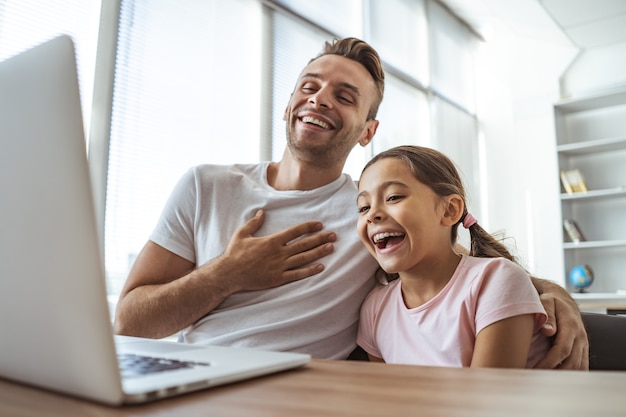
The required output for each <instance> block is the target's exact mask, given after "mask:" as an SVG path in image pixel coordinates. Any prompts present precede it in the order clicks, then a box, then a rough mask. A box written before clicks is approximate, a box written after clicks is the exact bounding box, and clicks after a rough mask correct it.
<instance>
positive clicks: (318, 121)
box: [284, 55, 378, 166]
mask: <svg viewBox="0 0 626 417" xmlns="http://www.w3.org/2000/svg"><path fill="white" fill-rule="evenodd" d="M375 91H376V90H375V84H374V80H373V79H372V76H371V75H370V74H369V73H368V72H367V70H366V69H365V68H364V67H363V66H362V65H361V64H359V63H358V62H356V61H353V60H351V59H348V58H345V57H342V56H339V55H325V56H322V57H320V58H317V59H316V60H315V61H313V62H311V63H310V64H309V65H307V66H306V67H305V68H304V70H303V71H302V73H301V74H300V78H299V79H298V83H297V85H296V88H295V90H294V92H293V94H292V95H291V99H290V100H289V104H288V106H287V109H286V110H285V116H284V119H285V120H286V122H287V127H286V130H287V142H288V146H289V149H290V150H291V152H292V154H293V155H294V156H295V157H296V158H298V159H301V160H303V161H306V162H309V163H312V164H315V165H318V166H322V165H324V166H332V165H336V164H338V163H341V164H342V166H343V163H344V162H345V160H346V158H347V157H348V154H349V153H350V151H351V150H352V148H353V147H354V146H355V145H356V144H357V143H360V144H361V145H362V146H365V145H367V144H368V143H369V141H370V140H371V138H372V136H374V133H375V132H376V128H377V126H378V121H376V120H367V114H368V112H369V110H370V107H371V106H372V102H373V101H374V96H375Z"/></svg>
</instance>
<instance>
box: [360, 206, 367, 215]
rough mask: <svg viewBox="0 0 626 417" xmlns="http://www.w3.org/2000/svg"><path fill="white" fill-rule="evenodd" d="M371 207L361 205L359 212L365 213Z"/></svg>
mask: <svg viewBox="0 0 626 417" xmlns="http://www.w3.org/2000/svg"><path fill="white" fill-rule="evenodd" d="M368 209H369V206H361V207H359V213H360V214H363V213H365V212H366V211H367V210H368Z"/></svg>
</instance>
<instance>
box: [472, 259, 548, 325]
mask: <svg viewBox="0 0 626 417" xmlns="http://www.w3.org/2000/svg"><path fill="white" fill-rule="evenodd" d="M475 285H476V287H475V288H473V291H476V297H475V298H474V299H475V300H476V334H478V333H479V332H480V331H481V330H482V329H484V328H485V327H487V326H489V325H490V324H493V323H495V322H497V321H499V320H503V319H506V318H510V317H514V316H518V315H522V314H535V331H537V330H538V329H539V328H540V327H541V326H542V325H543V323H544V322H545V321H546V318H547V316H546V312H545V310H544V308H543V306H542V305H541V301H540V300H539V294H538V293H537V290H536V289H535V287H534V286H533V284H532V281H531V280H530V276H529V275H528V274H527V273H526V271H524V270H523V269H522V268H521V267H520V266H518V265H516V264H514V263H513V262H510V261H507V260H505V259H498V261H497V262H491V263H489V264H487V265H486V268H485V270H484V271H483V274H482V277H481V279H480V280H477V281H476V282H475Z"/></svg>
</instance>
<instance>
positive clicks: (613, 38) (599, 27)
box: [566, 1, 626, 49]
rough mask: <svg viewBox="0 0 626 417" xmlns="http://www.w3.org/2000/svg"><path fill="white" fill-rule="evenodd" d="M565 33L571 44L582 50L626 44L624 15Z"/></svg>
mask: <svg viewBox="0 0 626 417" xmlns="http://www.w3.org/2000/svg"><path fill="white" fill-rule="evenodd" d="M624 3H626V1H625V2H624ZM566 32H567V34H568V35H569V37H570V39H571V40H572V42H574V43H575V44H576V45H578V46H580V47H582V48H584V49H586V48H595V47H600V46H605V45H610V44H614V43H618V42H626V14H621V15H618V16H615V17H610V18H607V19H602V20H596V21H593V22H590V23H585V24H581V25H577V26H574V27H571V28H569V29H566Z"/></svg>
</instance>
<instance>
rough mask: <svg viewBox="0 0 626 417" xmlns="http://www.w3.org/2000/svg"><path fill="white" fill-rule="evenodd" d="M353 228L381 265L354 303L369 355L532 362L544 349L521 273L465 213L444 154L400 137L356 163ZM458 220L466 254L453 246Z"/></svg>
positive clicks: (480, 363)
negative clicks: (383, 281) (384, 280)
mask: <svg viewBox="0 0 626 417" xmlns="http://www.w3.org/2000/svg"><path fill="white" fill-rule="evenodd" d="M357 205H358V210H359V221H358V232H359V236H360V238H361V240H362V242H363V244H364V245H365V246H366V247H367V249H368V250H369V252H370V253H371V254H372V255H373V256H374V257H375V258H376V259H377V260H378V263H379V264H380V266H381V267H382V269H383V270H385V272H387V273H388V274H397V275H398V276H399V279H396V280H394V281H391V282H390V283H389V284H388V285H386V286H379V287H376V288H374V290H372V292H371V293H370V294H369V295H368V297H367V299H366V300H365V302H364V303H363V306H362V307H361V320H360V326H359V334H358V338H357V343H358V344H359V345H360V346H361V347H362V348H363V349H364V350H365V351H366V352H367V353H368V356H369V358H370V360H374V361H381V360H382V361H385V362H388V363H403V364H416V365H431V366H458V367H461V366H472V367H518V368H521V367H533V366H534V365H535V364H536V363H537V362H538V361H539V360H540V359H541V358H543V356H544V355H545V353H546V352H547V351H548V348H549V346H550V344H549V341H548V339H547V338H546V337H545V336H543V334H542V333H541V332H540V331H539V330H540V328H541V326H542V325H543V322H544V321H545V319H546V314H545V311H544V309H543V307H542V305H541V303H540V301H539V296H538V295H537V291H536V290H535V288H534V287H533V285H532V283H531V280H530V277H529V275H528V274H527V273H526V272H525V270H524V269H523V268H521V267H520V266H519V265H517V264H516V263H515V262H514V258H513V256H512V255H511V254H510V253H509V251H508V250H507V249H506V247H504V245H502V244H501V243H499V242H498V241H496V240H495V239H494V238H493V237H492V236H491V235H489V234H488V233H487V232H486V231H485V230H484V229H483V228H482V227H480V226H479V225H478V223H477V222H476V219H474V217H472V215H471V214H470V213H468V211H467V208H466V204H465V192H464V190H463V184H462V181H461V178H460V176H459V174H458V172H457V170H456V168H455V166H454V164H453V163H452V162H451V161H450V159H448V158H447V157H446V156H445V155H443V154H441V153H440V152H437V151H435V150H433V149H429V148H424V147H419V146H400V147H397V148H393V149H390V150H388V151H385V152H382V153H380V154H379V155H377V156H375V157H374V158H373V159H372V160H371V161H370V162H369V163H368V164H367V165H366V166H365V168H364V169H363V173H362V175H361V180H360V181H359V194H358V197H357ZM459 224H462V225H463V227H465V228H467V229H469V233H470V237H471V248H470V255H469V256H468V255H459V254H458V253H456V252H455V250H454V245H455V243H456V238H457V228H458V226H459Z"/></svg>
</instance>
